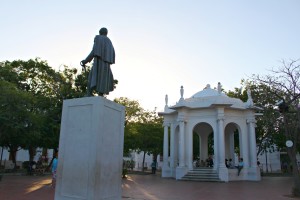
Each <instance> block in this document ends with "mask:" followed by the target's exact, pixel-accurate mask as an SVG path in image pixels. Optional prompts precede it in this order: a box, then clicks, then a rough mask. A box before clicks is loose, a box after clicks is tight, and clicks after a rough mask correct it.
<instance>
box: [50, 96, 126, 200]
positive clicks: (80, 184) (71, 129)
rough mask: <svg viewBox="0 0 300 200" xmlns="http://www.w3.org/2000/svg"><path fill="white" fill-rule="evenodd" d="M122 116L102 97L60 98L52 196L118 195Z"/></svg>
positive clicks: (58, 199) (111, 199)
mask: <svg viewBox="0 0 300 200" xmlns="http://www.w3.org/2000/svg"><path fill="white" fill-rule="evenodd" d="M124 119H125V108H124V107H123V106H121V105H119V104H116V103H115V102H112V101H109V100H107V99H105V98H102V97H86V98H79V99H70V100H65V101H64V103H63V112H62V122H61V132H60V140H59V156H58V169H57V184H56V189H55V200H71V199H76V200H78V199H80V200H94V199H97V200H98V199H106V200H118V199H121V194H122V188H121V176H122V165H123V143H124Z"/></svg>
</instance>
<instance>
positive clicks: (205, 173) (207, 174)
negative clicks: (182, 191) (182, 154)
mask: <svg viewBox="0 0 300 200" xmlns="http://www.w3.org/2000/svg"><path fill="white" fill-rule="evenodd" d="M181 180H184V181H203V182H221V180H220V179H219V175H218V173H217V171H216V170H214V169H212V168H195V169H193V170H190V171H188V173H187V174H186V175H185V176H183V177H182V178H181Z"/></svg>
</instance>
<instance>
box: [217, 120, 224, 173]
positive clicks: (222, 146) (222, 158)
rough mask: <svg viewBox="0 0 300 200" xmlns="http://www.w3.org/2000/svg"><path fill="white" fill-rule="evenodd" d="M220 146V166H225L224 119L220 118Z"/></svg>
mask: <svg viewBox="0 0 300 200" xmlns="http://www.w3.org/2000/svg"><path fill="white" fill-rule="evenodd" d="M218 134H219V137H218V144H219V166H220V167H226V166H225V138H224V118H223V117H218Z"/></svg>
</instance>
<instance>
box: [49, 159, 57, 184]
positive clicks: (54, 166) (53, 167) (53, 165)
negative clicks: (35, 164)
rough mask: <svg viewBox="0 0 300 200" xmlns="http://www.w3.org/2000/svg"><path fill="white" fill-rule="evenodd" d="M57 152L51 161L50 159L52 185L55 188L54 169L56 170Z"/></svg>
mask: <svg viewBox="0 0 300 200" xmlns="http://www.w3.org/2000/svg"><path fill="white" fill-rule="evenodd" d="M57 156H58V153H56V155H55V157H54V159H53V161H52V169H51V171H52V187H53V188H55V185H56V171H57V164H58V159H57V158H58V157H57Z"/></svg>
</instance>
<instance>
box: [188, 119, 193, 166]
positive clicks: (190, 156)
mask: <svg viewBox="0 0 300 200" xmlns="http://www.w3.org/2000/svg"><path fill="white" fill-rule="evenodd" d="M186 127H187V129H188V130H187V140H188V144H187V145H188V146H187V152H188V155H187V165H188V167H189V169H193V131H192V130H190V128H189V125H188V124H187V125H186Z"/></svg>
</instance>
